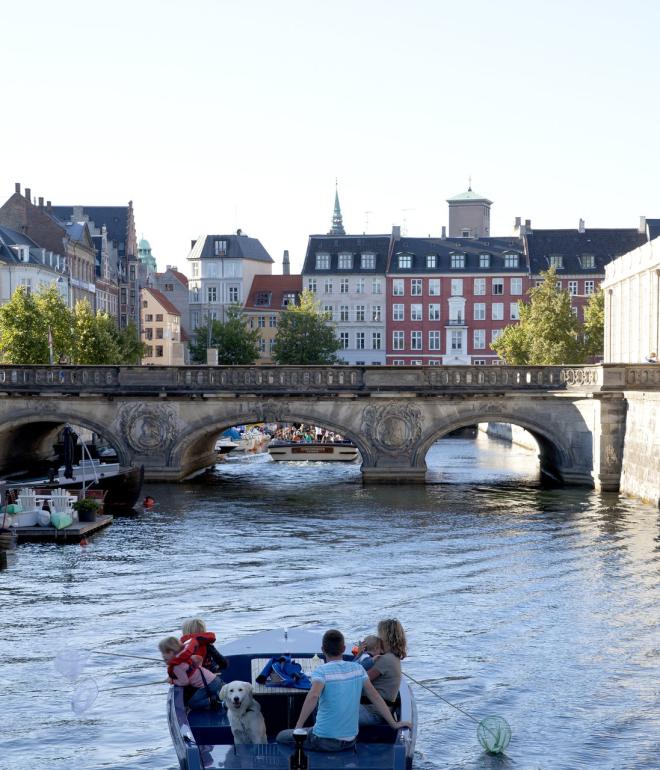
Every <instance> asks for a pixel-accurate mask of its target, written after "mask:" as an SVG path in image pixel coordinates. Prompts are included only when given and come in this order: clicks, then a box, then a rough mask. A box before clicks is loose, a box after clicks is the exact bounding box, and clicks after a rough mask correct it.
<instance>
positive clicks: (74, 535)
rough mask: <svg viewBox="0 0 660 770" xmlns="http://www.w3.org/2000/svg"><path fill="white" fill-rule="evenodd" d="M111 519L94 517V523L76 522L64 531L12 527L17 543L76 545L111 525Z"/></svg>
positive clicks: (106, 516) (36, 527) (48, 528)
mask: <svg viewBox="0 0 660 770" xmlns="http://www.w3.org/2000/svg"><path fill="white" fill-rule="evenodd" d="M112 520H113V517H112V516H109V515H107V514H103V515H101V516H97V517H96V521H76V522H74V523H73V524H71V525H69V526H68V527H64V529H55V527H39V526H36V525H35V526H34V527H13V529H15V530H16V537H17V540H18V542H19V543H36V542H41V543H43V542H49V543H76V542H78V541H79V540H80V539H81V538H83V537H88V536H89V535H93V534H94V533H95V532H98V531H99V530H101V529H103V528H104V527H107V526H108V525H109V524H112Z"/></svg>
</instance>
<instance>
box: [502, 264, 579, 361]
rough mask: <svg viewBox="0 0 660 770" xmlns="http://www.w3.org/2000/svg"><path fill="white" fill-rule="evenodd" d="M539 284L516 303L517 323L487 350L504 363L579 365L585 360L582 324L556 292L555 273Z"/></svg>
mask: <svg viewBox="0 0 660 770" xmlns="http://www.w3.org/2000/svg"><path fill="white" fill-rule="evenodd" d="M543 276H544V278H543V283H542V284H541V285H540V286H536V287H535V288H533V289H531V290H530V291H529V296H530V301H529V302H528V303H524V302H521V303H520V322H519V324H517V325H516V326H509V327H507V328H506V329H505V330H504V332H503V333H502V334H501V335H500V337H499V339H497V340H496V341H495V342H493V343H492V345H491V348H492V349H493V350H494V351H495V352H496V353H497V354H498V355H499V356H500V357H501V358H503V359H504V361H505V362H506V363H507V364H531V365H551V364H580V363H583V362H584V360H585V357H586V351H585V347H584V344H583V341H582V325H581V324H580V322H579V321H578V319H577V318H576V317H575V316H574V315H573V312H572V310H571V297H570V295H569V293H568V292H567V291H560V290H559V289H557V272H556V270H555V269H554V268H551V269H550V270H548V271H547V272H546V273H544V274H543Z"/></svg>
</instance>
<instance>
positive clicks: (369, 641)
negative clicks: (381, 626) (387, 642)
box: [355, 634, 383, 671]
mask: <svg viewBox="0 0 660 770" xmlns="http://www.w3.org/2000/svg"><path fill="white" fill-rule="evenodd" d="M382 654H383V643H382V642H381V641H380V638H379V637H377V636H376V635H375V634H369V636H365V637H364V639H363V640H362V641H361V642H360V644H359V645H358V654H357V656H356V657H355V660H356V661H357V662H358V663H359V664H360V665H361V666H362V668H364V670H365V671H369V669H370V668H371V667H372V666H373V664H374V663H375V662H376V658H377V657H378V656H379V655H382Z"/></svg>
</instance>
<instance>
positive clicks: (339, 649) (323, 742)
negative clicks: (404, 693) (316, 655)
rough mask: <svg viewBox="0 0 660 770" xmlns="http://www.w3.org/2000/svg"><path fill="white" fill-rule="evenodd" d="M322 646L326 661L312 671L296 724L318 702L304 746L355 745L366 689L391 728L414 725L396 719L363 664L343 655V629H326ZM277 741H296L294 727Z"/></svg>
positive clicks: (321, 748)
mask: <svg viewBox="0 0 660 770" xmlns="http://www.w3.org/2000/svg"><path fill="white" fill-rule="evenodd" d="M321 649H322V651H323V653H324V655H325V660H326V662H325V663H324V664H323V665H321V666H319V667H318V668H316V669H315V670H314V671H313V673H312V677H311V678H312V687H311V689H310V691H309V692H308V693H307V696H306V697H305V700H304V702H303V705H302V708H301V710H300V716H299V717H298V721H297V723H296V727H295V729H296V730H299V729H301V728H302V727H304V725H305V722H306V721H307V719H308V718H309V717H310V716H311V714H312V713H313V711H314V709H315V708H316V707H317V706H318V711H317V714H316V721H315V722H314V725H313V727H312V728H311V729H310V730H308V732H307V738H306V739H305V743H304V748H305V749H308V750H310V751H343V750H344V749H350V748H352V747H353V746H354V745H355V741H356V738H357V733H358V715H359V711H360V697H361V695H362V694H363V693H364V695H366V696H367V698H369V700H370V701H371V703H372V704H373V705H374V708H375V709H376V710H377V711H378V712H379V713H380V714H381V716H382V717H383V719H384V720H385V722H386V723H387V724H388V725H389V726H390V727H391V728H392V729H394V730H398V729H399V728H401V727H411V724H410V722H397V721H396V720H395V719H394V717H393V716H392V714H391V712H390V710H389V708H388V707H387V704H386V703H385V701H384V700H383V699H382V698H381V696H380V695H379V694H378V692H377V691H376V689H375V688H374V686H373V685H372V684H371V682H370V681H369V677H368V676H367V673H366V671H365V670H364V668H363V667H362V666H361V665H360V664H359V663H355V662H354V661H348V660H344V659H343V655H344V652H345V650H346V644H345V642H344V636H343V634H342V633H341V631H337V630H336V629H331V630H330V631H326V632H325V634H324V635H323V643H322V645H321ZM277 741H278V743H294V737H293V730H282V732H280V733H279V734H278V736H277Z"/></svg>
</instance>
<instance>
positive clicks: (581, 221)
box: [578, 219, 584, 233]
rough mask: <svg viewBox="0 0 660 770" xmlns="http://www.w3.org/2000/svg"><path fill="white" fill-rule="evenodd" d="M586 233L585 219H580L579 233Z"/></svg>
mask: <svg viewBox="0 0 660 770" xmlns="http://www.w3.org/2000/svg"><path fill="white" fill-rule="evenodd" d="M583 232H584V219H580V221H579V222H578V233H583Z"/></svg>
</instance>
